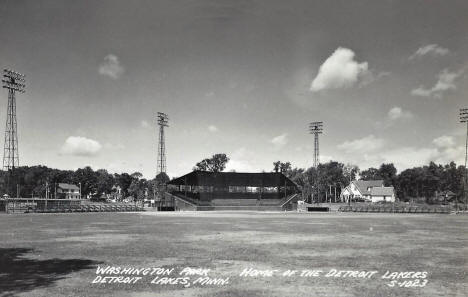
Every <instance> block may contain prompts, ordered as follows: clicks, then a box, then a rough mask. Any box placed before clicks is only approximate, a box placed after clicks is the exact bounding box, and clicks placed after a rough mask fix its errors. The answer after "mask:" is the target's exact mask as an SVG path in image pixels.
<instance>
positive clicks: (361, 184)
mask: <svg viewBox="0 0 468 297" xmlns="http://www.w3.org/2000/svg"><path fill="white" fill-rule="evenodd" d="M383 186H384V182H383V180H353V181H352V182H351V183H350V184H349V185H348V186H347V187H346V188H344V189H343V190H342V191H341V194H340V197H341V200H344V201H346V202H347V201H348V199H349V198H350V197H351V199H363V200H366V201H372V199H371V189H373V188H379V187H383Z"/></svg>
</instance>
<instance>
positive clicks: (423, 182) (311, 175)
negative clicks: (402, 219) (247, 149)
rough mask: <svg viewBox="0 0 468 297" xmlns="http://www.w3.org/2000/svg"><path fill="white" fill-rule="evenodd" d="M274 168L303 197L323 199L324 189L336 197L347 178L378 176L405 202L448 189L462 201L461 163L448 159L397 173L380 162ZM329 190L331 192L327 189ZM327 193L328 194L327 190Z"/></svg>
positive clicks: (432, 195) (347, 182)
mask: <svg viewBox="0 0 468 297" xmlns="http://www.w3.org/2000/svg"><path fill="white" fill-rule="evenodd" d="M273 165H274V169H273V170H274V171H277V172H278V171H280V172H283V173H285V174H286V175H287V176H288V177H289V178H291V179H292V180H293V181H294V182H296V183H297V184H298V185H299V186H300V187H301V188H302V191H303V193H304V194H305V196H306V197H309V196H310V195H311V194H312V193H315V195H317V193H318V196H319V200H323V199H324V197H325V192H328V195H330V194H331V195H332V196H334V194H335V189H336V192H337V196H338V195H339V193H340V192H341V189H342V188H344V187H346V186H347V185H348V184H349V182H350V181H351V180H354V179H356V178H359V179H362V180H376V179H382V180H383V181H384V184H385V186H393V187H394V188H395V191H396V195H397V198H398V199H400V200H402V201H409V200H410V199H412V198H424V199H425V200H426V201H431V199H432V197H434V196H435V194H436V192H441V191H452V192H453V193H455V194H456V195H457V197H458V199H459V201H463V200H462V199H461V198H462V197H463V179H464V174H463V173H464V166H458V167H457V165H456V164H455V163H454V162H451V163H449V164H446V165H438V164H435V163H434V162H431V163H429V164H428V165H425V166H422V167H415V168H411V169H406V170H404V171H402V172H400V173H399V174H397V170H396V168H395V166H394V165H393V164H392V163H389V164H382V165H381V166H380V167H379V168H368V169H366V170H362V171H361V170H360V169H359V168H358V167H357V166H354V165H345V164H343V163H339V162H335V161H330V162H328V163H323V164H320V165H319V166H318V167H317V168H313V167H311V168H309V169H302V168H292V167H291V165H290V163H289V162H285V163H283V162H280V161H278V162H275V163H273ZM330 190H331V191H330ZM330 192H331V193H330Z"/></svg>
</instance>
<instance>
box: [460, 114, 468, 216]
mask: <svg viewBox="0 0 468 297" xmlns="http://www.w3.org/2000/svg"><path fill="white" fill-rule="evenodd" d="M460 123H466V139H465V170H464V171H463V174H464V179H463V181H464V182H463V195H464V196H465V208H466V207H467V205H468V189H467V185H468V172H467V170H466V163H467V160H468V108H460Z"/></svg>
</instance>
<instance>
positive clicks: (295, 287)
mask: <svg viewBox="0 0 468 297" xmlns="http://www.w3.org/2000/svg"><path fill="white" fill-rule="evenodd" d="M467 224H468V215H465V214H458V215H447V214H382V213H381V214H369V213H366V214H365V213H360V214H357V213H286V212H285V213H281V212H276V213H273V212H271V213H268V212H176V213H161V212H159V213H158V212H145V213H74V214H10V215H7V214H1V215H0V296H135V297H143V296H444V297H445V296H466V292H468V286H467V283H468V279H467V269H468V264H467V259H468V248H467V245H468V232H467Z"/></svg>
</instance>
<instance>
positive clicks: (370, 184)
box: [353, 179, 384, 195]
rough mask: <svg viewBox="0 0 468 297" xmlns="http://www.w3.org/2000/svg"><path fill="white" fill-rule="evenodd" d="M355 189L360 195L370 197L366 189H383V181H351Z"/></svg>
mask: <svg viewBox="0 0 468 297" xmlns="http://www.w3.org/2000/svg"><path fill="white" fill-rule="evenodd" d="M353 182H354V184H355V185H356V187H357V188H358V189H359V192H361V194H362V195H371V192H370V191H368V190H367V189H368V188H374V187H383V185H384V182H383V180H381V179H379V180H356V181H353Z"/></svg>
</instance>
